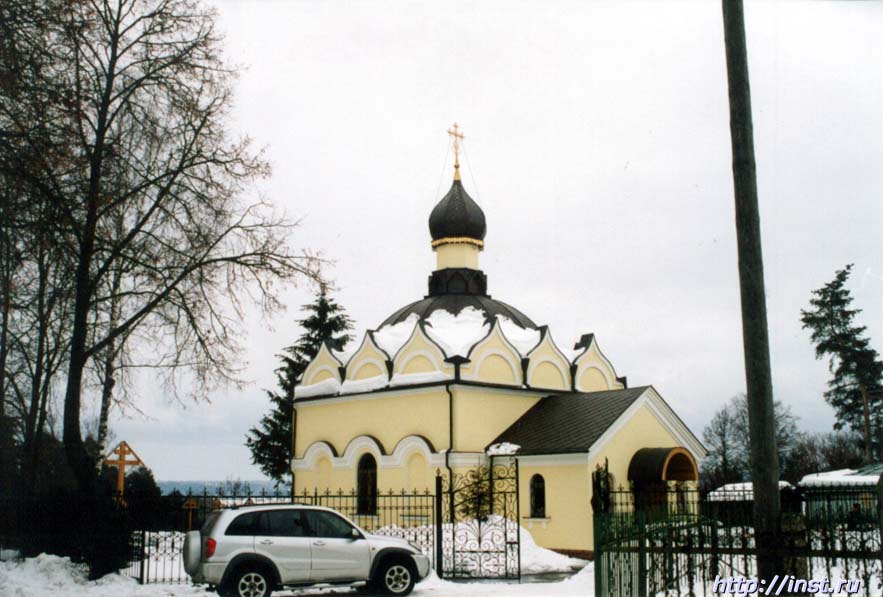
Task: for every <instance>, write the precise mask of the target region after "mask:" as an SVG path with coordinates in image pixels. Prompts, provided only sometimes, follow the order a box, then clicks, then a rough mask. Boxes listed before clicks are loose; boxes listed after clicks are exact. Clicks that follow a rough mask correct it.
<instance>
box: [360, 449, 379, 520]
mask: <svg viewBox="0 0 883 597" xmlns="http://www.w3.org/2000/svg"><path fill="white" fill-rule="evenodd" d="M356 492H357V494H358V497H357V502H356V513H357V514H363V515H364V514H367V515H372V516H373V515H374V514H377V461H376V460H374V456H372V455H371V454H365V455H363V456H362V457H361V458H360V459H359V468H358V473H357V477H356Z"/></svg>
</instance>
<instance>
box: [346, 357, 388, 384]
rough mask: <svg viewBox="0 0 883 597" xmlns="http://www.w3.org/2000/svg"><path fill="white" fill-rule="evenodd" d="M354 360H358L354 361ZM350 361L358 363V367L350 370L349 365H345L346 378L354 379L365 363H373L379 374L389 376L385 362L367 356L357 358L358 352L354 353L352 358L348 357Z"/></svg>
mask: <svg viewBox="0 0 883 597" xmlns="http://www.w3.org/2000/svg"><path fill="white" fill-rule="evenodd" d="M356 361H358V362H356ZM350 363H353V364H358V367H357V368H356V369H354V370H353V371H352V372H350V369H349V367H347V370H346V378H347V380H351V381H355V380H356V379H357V377H356V376H357V375H358V373H359V371H361V370H362V368H363V367H364V366H365V365H374V366H375V367H377V369H378V370H379V371H380V373H379V375H386V376H387V377H389V374H388V372H387V370H386V363H383V362H381V361H379V360H377V359H372V358H367V359H364V360H362V359H359V358H358V353H356V354H355V355H353V358H351V359H350Z"/></svg>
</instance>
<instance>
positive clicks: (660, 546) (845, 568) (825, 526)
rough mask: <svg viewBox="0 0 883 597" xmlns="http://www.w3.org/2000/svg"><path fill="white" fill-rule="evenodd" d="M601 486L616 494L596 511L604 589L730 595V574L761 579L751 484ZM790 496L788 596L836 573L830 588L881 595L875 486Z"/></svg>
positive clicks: (783, 553) (781, 553)
mask: <svg viewBox="0 0 883 597" xmlns="http://www.w3.org/2000/svg"><path fill="white" fill-rule="evenodd" d="M600 491H602V492H603V493H605V494H606V495H604V496H602V498H601V499H598V500H596V501H595V504H594V506H595V511H594V518H593V520H594V535H595V562H596V564H595V565H596V568H595V579H596V593H597V594H598V595H623V596H625V595H628V596H632V595H635V596H647V595H684V594H693V595H713V594H719V593H720V592H721V590H720V589H721V585H717V586H715V582H716V581H719V580H720V579H725V578H727V577H742V578H743V579H754V578H755V577H756V575H757V558H758V550H757V547H756V545H755V541H754V528H753V520H752V495H751V493H750V490H734V491H721V490H717V491H714V492H711V493H708V492H704V491H699V490H697V489H695V488H692V487H689V486H688V485H687V484H684V483H669V484H667V485H663V486H661V487H659V486H657V487H654V488H649V489H648V488H643V489H635V488H632V489H622V488H620V489H619V490H607V491H605V489H604V488H603V487H601V488H600ZM781 499H782V510H783V514H782V535H781V542H780V544H779V546H778V548H777V550H776V551H775V553H770V554H767V555H769V556H772V557H776V558H777V559H781V561H782V563H783V568H782V573H781V577H780V578H779V579H777V580H776V583H784V584H783V588H784V589H785V592H786V593H788V592H793V591H798V592H799V591H803V592H807V591H808V590H810V589H811V588H812V587H810V586H809V585H808V583H807V585H806V586H803V585H802V584H801V583H800V582H798V581H799V580H800V579H807V580H811V579H816V580H819V581H822V580H823V579H828V582H829V585H828V587H829V588H831V587H833V588H835V589H836V587H837V586H838V585H837V583H839V582H840V581H843V582H844V583H850V584H848V585H845V587H844V588H850V589H854V590H853V591H852V593H853V594H864V595H879V594H880V591H881V588H883V574H881V570H883V567H881V557H883V552H881V547H883V544H881V524H880V512H879V510H878V504H879V498H878V495H877V491H876V489H875V488H868V487H859V486H854V485H852V486H850V485H842V486H835V485H829V486H825V487H818V488H806V489H785V490H783V491H782V495H781ZM785 575H788V576H787V577H786V576H785ZM795 583H796V584H795ZM759 588H760V589H761V592H763V590H764V587H759ZM716 589H717V590H716ZM776 589H778V584H777V585H776ZM825 589H826V587H824V586H822V587H819V588H818V589H817V590H816V591H812V592H813V593H816V592H825ZM743 592H744V591H743ZM832 592H834V591H832ZM771 594H775V590H773V592H772V593H771Z"/></svg>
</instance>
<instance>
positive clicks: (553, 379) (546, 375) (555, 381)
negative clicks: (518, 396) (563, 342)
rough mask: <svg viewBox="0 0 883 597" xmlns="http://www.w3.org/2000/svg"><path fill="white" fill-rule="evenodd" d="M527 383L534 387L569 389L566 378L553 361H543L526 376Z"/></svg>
mask: <svg viewBox="0 0 883 597" xmlns="http://www.w3.org/2000/svg"><path fill="white" fill-rule="evenodd" d="M528 384H529V385H530V386H532V387H535V388H553V389H560V390H566V389H569V387H568V383H567V379H566V378H565V377H564V375H562V373H561V370H560V369H558V367H556V366H555V364H554V363H552V362H549V361H543V362H542V363H539V364H538V365H536V367H535V368H534V370H533V372H532V373H531V374H530V375H529V376H528Z"/></svg>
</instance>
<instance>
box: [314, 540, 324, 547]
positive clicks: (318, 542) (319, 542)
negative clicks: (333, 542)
mask: <svg viewBox="0 0 883 597" xmlns="http://www.w3.org/2000/svg"><path fill="white" fill-rule="evenodd" d="M313 545H318V546H319V547H322V546H323V545H325V542H324V541H322V540H319V541H313Z"/></svg>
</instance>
